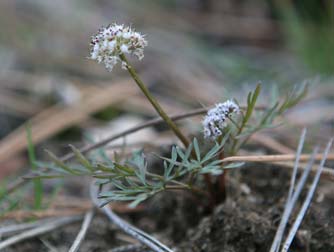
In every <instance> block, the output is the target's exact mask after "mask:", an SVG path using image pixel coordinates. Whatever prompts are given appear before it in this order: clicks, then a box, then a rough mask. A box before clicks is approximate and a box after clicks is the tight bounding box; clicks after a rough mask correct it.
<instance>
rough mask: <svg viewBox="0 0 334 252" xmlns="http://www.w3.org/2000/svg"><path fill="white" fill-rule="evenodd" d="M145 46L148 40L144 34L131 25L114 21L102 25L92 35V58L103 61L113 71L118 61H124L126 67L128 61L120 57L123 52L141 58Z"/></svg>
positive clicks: (123, 65) (123, 66) (99, 61)
mask: <svg viewBox="0 0 334 252" xmlns="http://www.w3.org/2000/svg"><path fill="white" fill-rule="evenodd" d="M145 46H147V41H146V40H145V38H144V36H143V35H142V34H140V33H139V32H136V31H134V30H133V29H132V28H131V27H129V26H124V25H118V24H116V23H114V24H112V25H108V26H107V27H102V28H101V29H100V30H99V32H98V33H97V34H96V35H95V36H92V40H91V51H90V58H91V59H93V60H96V61H97V62H98V63H103V64H104V65H105V67H106V68H107V70H108V71H112V69H113V67H114V66H115V65H116V64H117V62H118V61H121V62H122V68H125V67H126V63H125V62H123V61H122V60H121V59H120V57H119V56H120V54H122V53H128V54H132V55H135V56H137V58H138V59H139V60H141V59H142V58H143V57H144V47H145Z"/></svg>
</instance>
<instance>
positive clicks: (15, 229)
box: [0, 219, 54, 237]
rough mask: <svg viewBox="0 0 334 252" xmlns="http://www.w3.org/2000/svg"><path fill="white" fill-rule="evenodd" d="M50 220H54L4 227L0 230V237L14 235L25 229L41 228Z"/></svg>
mask: <svg viewBox="0 0 334 252" xmlns="http://www.w3.org/2000/svg"><path fill="white" fill-rule="evenodd" d="M51 220H54V219H48V220H41V221H34V222H28V223H21V224H14V225H8V226H4V227H1V228H0V237H3V236H8V235H11V234H15V233H18V232H21V231H23V230H26V229H30V228H34V227H38V226H42V225H44V224H45V223H49V222H50V221H51Z"/></svg>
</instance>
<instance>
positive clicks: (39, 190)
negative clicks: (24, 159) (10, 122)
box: [26, 124, 43, 210]
mask: <svg viewBox="0 0 334 252" xmlns="http://www.w3.org/2000/svg"><path fill="white" fill-rule="evenodd" d="M26 131H27V141H28V155H29V161H30V165H31V169H32V170H33V171H34V172H35V171H36V170H37V167H36V155H35V147H34V144H33V141H32V133H31V127H30V125H29V124H27V125H26ZM33 182H34V194H35V202H34V208H35V209H36V210H38V209H41V208H42V201H43V185H42V181H41V179H40V178H35V179H34V180H33Z"/></svg>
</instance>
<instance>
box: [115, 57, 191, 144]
mask: <svg viewBox="0 0 334 252" xmlns="http://www.w3.org/2000/svg"><path fill="white" fill-rule="evenodd" d="M120 58H121V60H122V61H124V62H125V63H126V68H127V70H128V71H129V73H130V75H131V76H132V78H133V79H134V81H135V82H136V83H137V85H138V87H139V88H140V89H141V91H142V92H143V93H144V95H145V96H146V98H147V99H148V100H149V101H150V102H151V104H152V106H153V107H154V109H155V110H156V111H157V112H158V114H159V115H160V116H161V117H162V119H164V121H165V122H166V123H167V124H168V126H169V127H170V129H171V130H172V131H173V132H174V133H175V135H176V136H177V137H178V138H179V139H180V141H181V142H182V143H183V144H184V146H186V147H188V146H189V141H188V139H187V138H186V137H185V136H184V135H183V134H182V132H181V131H180V129H179V128H178V127H177V126H176V124H175V123H174V122H173V121H172V120H171V119H170V117H169V116H168V115H167V114H166V113H165V111H164V110H163V109H162V107H161V106H160V104H159V103H158V101H157V100H156V99H155V98H154V97H153V96H152V94H151V93H150V91H149V90H148V88H147V87H146V85H145V84H144V83H143V81H142V80H141V79H140V78H139V76H138V74H137V72H136V70H135V69H134V68H133V67H132V66H131V65H130V63H129V62H128V60H127V58H126V57H125V55H124V54H121V55H120Z"/></svg>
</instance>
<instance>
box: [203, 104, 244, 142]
mask: <svg viewBox="0 0 334 252" xmlns="http://www.w3.org/2000/svg"><path fill="white" fill-rule="evenodd" d="M239 112H240V109H239V106H238V105H237V104H236V103H235V102H234V101H232V100H227V101H226V102H224V103H218V104H216V106H215V107H214V108H212V109H210V110H209V111H208V113H207V115H206V116H205V118H204V120H203V127H204V137H205V138H212V139H216V138H217V137H219V136H220V135H222V133H223V131H222V130H223V129H224V128H225V127H226V119H228V118H229V117H230V116H231V114H233V113H236V114H238V113H239Z"/></svg>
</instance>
